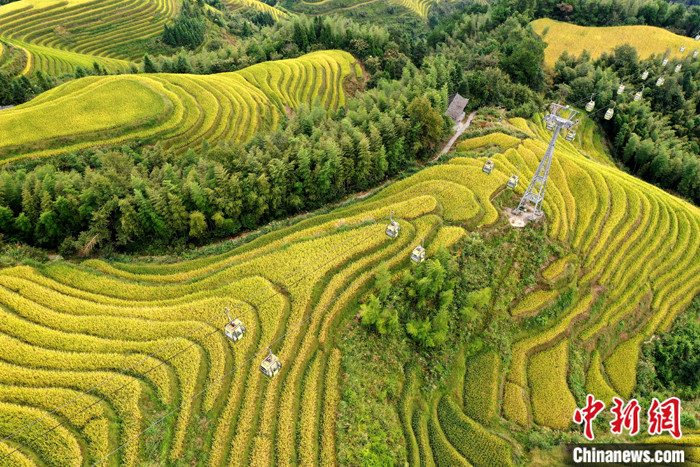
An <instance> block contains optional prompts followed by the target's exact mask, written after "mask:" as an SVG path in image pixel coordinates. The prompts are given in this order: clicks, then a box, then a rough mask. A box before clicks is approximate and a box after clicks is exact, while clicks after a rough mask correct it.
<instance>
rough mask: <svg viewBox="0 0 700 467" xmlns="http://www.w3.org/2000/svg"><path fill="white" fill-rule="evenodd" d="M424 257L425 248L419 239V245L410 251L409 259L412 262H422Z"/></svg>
mask: <svg viewBox="0 0 700 467" xmlns="http://www.w3.org/2000/svg"><path fill="white" fill-rule="evenodd" d="M424 259H425V248H424V247H423V239H422V238H421V239H420V245H418V246H417V247H415V248H414V249H413V252H412V253H411V261H413V262H414V263H422V262H423V260H424Z"/></svg>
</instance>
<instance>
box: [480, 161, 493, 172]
mask: <svg viewBox="0 0 700 467" xmlns="http://www.w3.org/2000/svg"><path fill="white" fill-rule="evenodd" d="M493 166H494V163H493V161H492V160H491V157H487V158H486V162H484V167H483V168H482V169H481V170H482V172H486V173H487V174H490V173H491V172H493Z"/></svg>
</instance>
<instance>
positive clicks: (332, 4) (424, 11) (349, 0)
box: [283, 0, 450, 18]
mask: <svg viewBox="0 0 700 467" xmlns="http://www.w3.org/2000/svg"><path fill="white" fill-rule="evenodd" d="M439 1H440V0H390V1H389V2H387V3H389V4H391V5H396V6H399V7H402V8H404V9H405V10H406V11H407V12H409V13H410V14H413V15H417V16H419V17H421V18H427V17H428V12H429V11H430V8H431V7H432V6H433V5H434V4H436V3H439ZM443 1H450V0H443ZM283 3H284V2H283ZM373 3H379V4H382V3H385V2H383V1H382V0H320V1H318V2H314V1H306V0H301V1H299V2H294V3H293V4H290V5H289V8H290V9H292V10H294V11H298V12H300V13H306V14H310V15H321V14H324V15H327V14H332V13H339V12H342V11H345V10H353V9H355V8H362V7H366V6H368V5H372V4H373Z"/></svg>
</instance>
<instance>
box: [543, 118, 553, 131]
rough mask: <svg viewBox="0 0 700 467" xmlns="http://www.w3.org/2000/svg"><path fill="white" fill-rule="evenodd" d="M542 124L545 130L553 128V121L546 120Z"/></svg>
mask: <svg viewBox="0 0 700 467" xmlns="http://www.w3.org/2000/svg"><path fill="white" fill-rule="evenodd" d="M544 126H545V128H547V131H552V130H553V129H554V122H553V121H551V120H547V122H546V123H545V124H544Z"/></svg>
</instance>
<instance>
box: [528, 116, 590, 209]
mask: <svg viewBox="0 0 700 467" xmlns="http://www.w3.org/2000/svg"><path fill="white" fill-rule="evenodd" d="M551 109H552V111H551V112H550V113H549V114H547V115H546V116H545V117H544V120H545V122H546V126H547V127H552V129H553V131H554V133H553V134H552V139H551V140H550V141H549V146H548V147H547V151H545V153H544V156H542V160H541V161H540V165H539V166H537V170H535V174H534V176H533V177H532V180H530V184H529V185H528V186H527V190H525V194H524V195H523V197H522V198H521V199H520V203H518V207H517V208H516V209H515V212H516V213H519V212H524V211H526V210H527V208H528V203H532V205H533V208H534V209H533V212H532V216H531V217H530V219H531V220H535V218H536V217H537V216H541V215H542V200H543V199H544V193H545V190H546V189H547V179H548V178H549V167H550V166H551V164H552V155H553V154H554V146H555V145H556V144H557V138H558V137H559V133H560V132H561V130H567V131H568V130H570V129H571V128H573V127H575V126H576V125H577V124H578V120H576V121H574V117H576V115H577V114H578V111H576V110H574V109H572V108H570V107H569V106H568V105H567V106H563V105H560V104H552V106H551ZM561 110H567V111H568V115H566V117H564V116H561V115H559V112H560V111H561Z"/></svg>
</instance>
